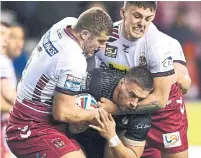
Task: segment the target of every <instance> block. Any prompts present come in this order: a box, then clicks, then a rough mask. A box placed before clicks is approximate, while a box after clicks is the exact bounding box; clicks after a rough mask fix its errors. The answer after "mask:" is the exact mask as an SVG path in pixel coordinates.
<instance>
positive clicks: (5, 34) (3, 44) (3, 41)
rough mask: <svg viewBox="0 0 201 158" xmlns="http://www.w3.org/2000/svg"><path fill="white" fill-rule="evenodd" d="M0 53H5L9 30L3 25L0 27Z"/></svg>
mask: <svg viewBox="0 0 201 158" xmlns="http://www.w3.org/2000/svg"><path fill="white" fill-rule="evenodd" d="M0 31H1V53H5V51H6V49H7V45H8V40H9V34H10V29H9V28H8V27H6V26H4V25H1V28H0Z"/></svg>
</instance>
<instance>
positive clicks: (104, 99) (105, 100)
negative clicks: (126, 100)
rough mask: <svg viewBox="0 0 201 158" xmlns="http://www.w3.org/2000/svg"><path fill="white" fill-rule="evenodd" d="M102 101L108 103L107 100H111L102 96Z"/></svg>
mask: <svg viewBox="0 0 201 158" xmlns="http://www.w3.org/2000/svg"><path fill="white" fill-rule="evenodd" d="M100 101H101V102H102V103H107V102H108V101H110V100H109V99H107V98H104V97H102V98H101V99H100Z"/></svg>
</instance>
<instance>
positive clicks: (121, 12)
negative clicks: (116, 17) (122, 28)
mask: <svg viewBox="0 0 201 158" xmlns="http://www.w3.org/2000/svg"><path fill="white" fill-rule="evenodd" d="M124 14H125V9H124V8H121V9H120V16H121V18H122V19H123V18H124Z"/></svg>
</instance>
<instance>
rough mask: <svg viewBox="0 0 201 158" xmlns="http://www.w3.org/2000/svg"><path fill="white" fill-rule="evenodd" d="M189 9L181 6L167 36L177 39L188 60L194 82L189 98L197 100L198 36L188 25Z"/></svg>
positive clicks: (188, 94) (198, 85)
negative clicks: (187, 15)
mask: <svg viewBox="0 0 201 158" xmlns="http://www.w3.org/2000/svg"><path fill="white" fill-rule="evenodd" d="M187 11H188V10H187V8H186V7H184V6H180V8H178V9H177V14H176V16H175V20H174V22H173V24H172V27H171V28H170V29H169V30H168V31H167V34H168V35H170V36H171V37H173V38H175V39H177V40H178V41H179V42H180V43H181V45H182V47H183V50H184V54H185V57H186V60H187V67H188V70H189V74H190V77H191V80H192V85H191V88H190V89H189V91H188V93H187V96H188V97H189V98H192V99H195V98H197V97H198V96H199V87H200V84H199V76H198V67H197V62H196V41H195V39H196V35H195V34H194V32H193V31H192V30H191V29H190V28H189V27H188V25H186V16H185V15H186V14H187Z"/></svg>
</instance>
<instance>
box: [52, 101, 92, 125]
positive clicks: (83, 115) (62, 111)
mask: <svg viewBox="0 0 201 158" xmlns="http://www.w3.org/2000/svg"><path fill="white" fill-rule="evenodd" d="M59 106H61V105H59ZM53 116H54V118H55V120H57V121H60V122H68V123H81V122H87V121H91V120H93V118H94V112H93V111H92V110H91V111H90V110H84V109H81V108H80V107H78V106H77V105H75V107H73V108H69V107H68V106H66V105H65V106H63V108H61V107H60V108H57V109H54V110H53Z"/></svg>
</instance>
